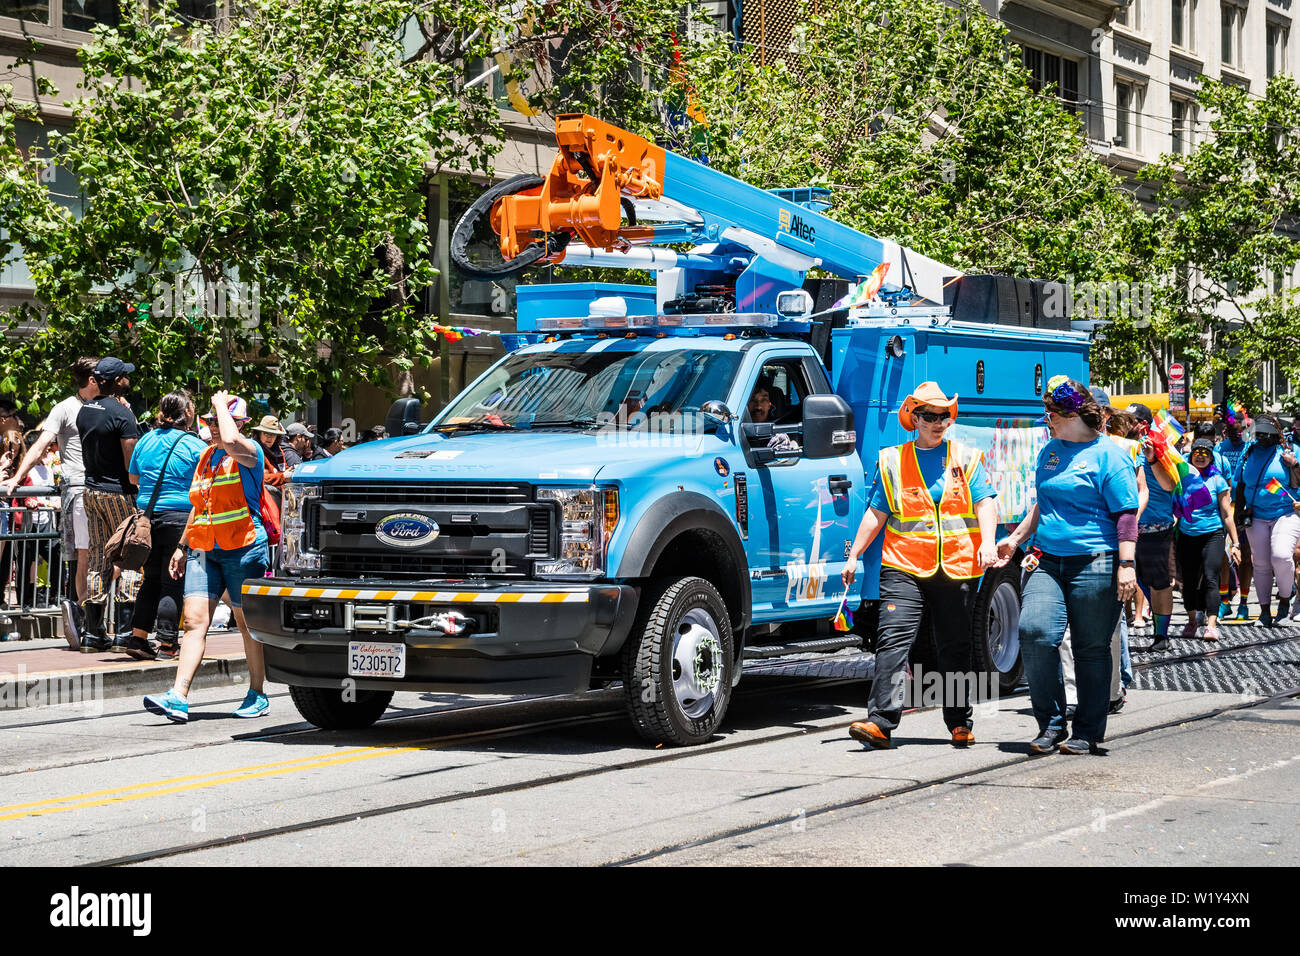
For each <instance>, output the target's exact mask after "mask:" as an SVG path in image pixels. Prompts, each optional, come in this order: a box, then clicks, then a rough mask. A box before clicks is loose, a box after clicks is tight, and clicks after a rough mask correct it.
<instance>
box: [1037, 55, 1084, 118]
mask: <svg viewBox="0 0 1300 956" xmlns="http://www.w3.org/2000/svg"><path fill="white" fill-rule="evenodd" d="M1023 53H1024V57H1023V61H1024V64H1025V69H1026V70H1028V71H1029V86H1030V88H1031V89H1032V90H1033V91H1034V92H1035V93H1043V92H1046V93H1048V94H1049V95H1051V94H1054V95H1055V96H1056V97H1057V98H1058V99H1060V100H1062V101H1063V102H1064V103H1065V104H1066V105H1067V107H1068V108H1070V109H1071V110H1072V111H1073V105H1072V104H1075V103H1078V102H1079V64H1078V61H1076V60H1071V59H1067V58H1066V57H1062V56H1057V55H1056V54H1055V53H1047V52H1045V51H1043V50H1035V49H1034V48H1033V47H1025V48H1024V51H1023Z"/></svg>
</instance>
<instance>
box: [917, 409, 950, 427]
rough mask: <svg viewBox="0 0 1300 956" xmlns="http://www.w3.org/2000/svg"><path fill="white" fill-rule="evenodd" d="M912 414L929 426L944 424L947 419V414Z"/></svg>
mask: <svg viewBox="0 0 1300 956" xmlns="http://www.w3.org/2000/svg"><path fill="white" fill-rule="evenodd" d="M912 414H913V415H915V416H916V417H917V418H919V419H921V421H923V422H929V423H930V424H931V425H934V424H937V423H938V422H946V421H947V420H948V418H949V415H948V413H947V412H913V413H912Z"/></svg>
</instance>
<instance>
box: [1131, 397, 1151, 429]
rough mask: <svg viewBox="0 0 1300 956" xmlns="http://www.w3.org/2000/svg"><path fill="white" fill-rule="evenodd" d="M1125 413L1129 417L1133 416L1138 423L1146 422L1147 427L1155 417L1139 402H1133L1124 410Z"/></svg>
mask: <svg viewBox="0 0 1300 956" xmlns="http://www.w3.org/2000/svg"><path fill="white" fill-rule="evenodd" d="M1126 411H1127V412H1128V413H1129V414H1130V415H1133V416H1135V417H1136V418H1137V419H1138V420H1139V421H1143V422H1146V423H1147V424H1148V425H1150V424H1151V422H1152V421H1153V420H1154V419H1155V416H1154V415H1152V414H1151V409H1149V408H1147V407H1146V406H1145V405H1143V404H1142V403H1141V402H1134V403H1133V404H1132V405H1130V406H1129V407H1128V408H1127V409H1126Z"/></svg>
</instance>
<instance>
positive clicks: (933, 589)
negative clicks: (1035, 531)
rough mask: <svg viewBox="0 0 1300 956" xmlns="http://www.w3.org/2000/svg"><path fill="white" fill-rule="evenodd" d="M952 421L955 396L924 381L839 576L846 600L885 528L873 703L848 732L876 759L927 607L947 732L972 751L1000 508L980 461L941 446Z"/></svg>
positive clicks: (908, 406) (884, 456) (974, 454)
mask: <svg viewBox="0 0 1300 956" xmlns="http://www.w3.org/2000/svg"><path fill="white" fill-rule="evenodd" d="M956 417H957V396H956V395H953V397H952V398H948V397H947V396H946V395H945V394H944V393H943V390H942V389H941V388H940V387H939V385H938V383H937V382H922V383H921V384H920V385H919V386H917V388H916V391H914V392H913V393H912V394H911V395H909V396H908V397H907V398H906V399H905V400H904V401H903V405H902V407H901V408H900V409H899V410H898V421H899V424H901V425H902V426H903V429H904V430H906V431H915V432H916V433H917V436H916V439H915V440H914V441H910V442H906V443H905V444H903V445H898V446H895V447H892V448H885V449H882V450H881V452H880V460H879V462H878V471H877V475H876V481H875V484H873V485H872V489H871V492H870V496H869V499H868V505H867V512H866V514H865V515H863V516H862V523H861V525H859V527H858V533H857V535H856V537H855V538H854V539H853V545H852V547H850V549H849V553H848V555H847V557H846V561H845V564H844V571H843V572H842V575H841V577H842V579H843V582H844V587H845V589H846V591H847V589H848V587H849V586H850V585H851V584H852V583H853V579H854V578H855V577H856V576H857V564H858V560H859V559H860V558H861V557H862V555H863V554H864V553H865V552H866V550H867V548H868V547H870V546H871V542H872V541H873V540H875V537H876V535H877V534H878V533H879V532H880V530H881V529H882V528H883V529H884V532H885V537H884V543H883V546H882V548H881V557H880V561H881V572H880V605H881V613H880V626H879V628H878V639H877V644H876V670H875V676H874V677H873V679H872V682H871V700H870V703H869V705H868V709H867V719H866V720H864V721H855V722H854V723H853V724H852V726H850V727H849V734H850V736H852V737H853V739H855V740H858V741H861V742H862V743H863V744H865V745H866V746H868V747H872V748H874V749H877V750H885V749H888V748H889V746H890V742H891V737H892V735H893V732H894V731H895V730H896V729H898V725H899V722H900V721H901V720H902V717H903V707H904V704H905V701H906V690H907V686H906V684H907V659H908V655H909V652H910V651H911V649H912V644H913V643H914V642H915V641H916V635H917V631H918V630H919V628H920V626H921V618H922V615H923V614H924V612H925V610H926V609H927V608H929V610H930V622H931V627H932V630H933V632H934V639H935V644H936V645H937V647H938V652H939V669H940V670H941V671H942V672H943V674H944V677H945V680H944V688H945V697H947V698H948V699H946V700H945V701H944V707H943V719H944V723H945V724H947V725H948V731H949V733H950V734H951V735H952V743H953V746H956V747H968V746H970V745H971V744H972V743H974V742H975V735H974V734H973V733H972V732H971V731H972V724H971V713H972V711H971V702H970V699H969V698H970V695H969V688H968V687H967V686H965V678H966V677H967V675H969V674H971V660H972V647H971V636H970V635H971V627H970V625H971V605H972V604H973V602H974V598H975V594H976V593H977V592H978V590H979V579H980V576H981V575H982V574H983V573H984V568H986V567H989V566H991V565H992V564H993V563H994V562H995V561H996V560H997V554H996V552H995V550H994V545H993V541H994V537H995V535H996V529H997V509H996V506H995V504H994V501H993V498H994V495H995V492H994V491H993V487H992V485H990V484H989V481H988V476H987V474H986V472H985V468H984V456H983V454H982V453H981V452H980V451H979V450H978V449H975V448H968V447H966V446H965V445H962V444H961V443H960V442H957V441H953V440H946V439H945V438H944V432H945V431H946V430H947V428H948V426H949V425H951V424H952V423H953V421H955V420H956ZM953 678H956V679H955V680H953ZM949 688H951V694H950V691H949Z"/></svg>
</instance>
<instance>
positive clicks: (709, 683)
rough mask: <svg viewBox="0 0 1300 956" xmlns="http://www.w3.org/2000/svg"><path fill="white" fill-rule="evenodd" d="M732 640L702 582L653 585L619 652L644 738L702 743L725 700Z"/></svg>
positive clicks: (723, 610) (713, 592)
mask: <svg viewBox="0 0 1300 956" xmlns="http://www.w3.org/2000/svg"><path fill="white" fill-rule="evenodd" d="M733 648H734V640H733V635H732V633H731V621H730V619H729V617H728V615H727V607H726V605H725V604H724V603H723V601H722V597H721V595H719V594H718V591H717V589H716V588H714V586H713V585H712V584H710V583H709V582H708V581H706V580H704V579H703V578H698V577H684V578H671V579H667V580H655V581H652V582H651V583H650V585H649V586H648V587H647V588H646V591H645V593H644V595H643V597H642V600H641V609H640V610H639V612H638V615H637V621H636V624H635V625H634V627H633V630H632V633H631V635H629V637H628V641H627V643H626V644H625V645H624V647H623V688H624V693H625V695H626V700H627V707H628V713H629V715H630V716H631V718H632V723H633V725H634V726H635V727H636V730H637V733H639V734H640V735H641V736H642V737H644V738H645V739H646V740H649V741H651V742H652V743H665V744H674V745H677V746H683V745H690V744H701V743H704V742H705V741H707V740H709V739H710V738H711V737H712V736H713V735H714V733H715V732H716V731H717V729H718V727H719V726H720V725H721V724H722V718H723V716H724V715H725V714H726V712H727V705H728V703H730V701H731V686H732V683H733V681H732V678H733V676H734V675H733V673H732V672H733V670H734V668H735V666H736V661H735V655H734V653H733Z"/></svg>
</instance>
